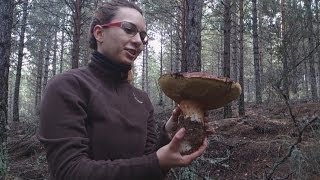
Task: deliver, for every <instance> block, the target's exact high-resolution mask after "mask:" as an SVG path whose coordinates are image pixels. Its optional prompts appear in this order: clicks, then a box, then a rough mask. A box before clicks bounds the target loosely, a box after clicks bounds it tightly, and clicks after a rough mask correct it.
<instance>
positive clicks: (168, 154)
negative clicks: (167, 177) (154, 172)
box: [157, 128, 208, 170]
mask: <svg viewBox="0 0 320 180" xmlns="http://www.w3.org/2000/svg"><path fill="white" fill-rule="evenodd" d="M184 135H185V129H184V128H181V129H180V130H179V131H178V132H177V133H176V134H175V135H174V136H173V138H172V140H171V141H170V143H169V144H167V145H165V146H163V147H162V148H160V149H159V150H158V151H157V157H158V159H159V163H160V167H161V168H162V169H163V170H169V169H170V168H173V167H178V166H179V167H180V166H187V165H189V164H191V162H192V161H193V160H195V159H196V158H197V157H199V156H201V155H202V154H203V152H204V151H205V149H206V148H207V146H208V142H207V138H205V139H204V141H203V144H202V146H200V147H199V149H198V150H197V151H195V152H193V153H192V154H190V155H181V154H180V152H179V148H180V144H181V142H182V140H183V137H184Z"/></svg>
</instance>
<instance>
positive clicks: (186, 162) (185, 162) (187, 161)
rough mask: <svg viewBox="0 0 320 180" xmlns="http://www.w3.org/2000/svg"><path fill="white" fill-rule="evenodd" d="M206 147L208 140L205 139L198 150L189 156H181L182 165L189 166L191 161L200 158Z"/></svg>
mask: <svg viewBox="0 0 320 180" xmlns="http://www.w3.org/2000/svg"><path fill="white" fill-rule="evenodd" d="M207 147H208V139H207V138H205V139H204V141H203V144H202V145H201V146H200V147H199V149H198V150H197V151H195V152H193V153H191V154H189V155H184V156H182V162H183V165H185V166H186V165H189V164H190V163H191V162H192V161H193V160H195V159H196V158H198V157H199V156H201V155H202V154H203V153H204V151H205V150H206V149H207Z"/></svg>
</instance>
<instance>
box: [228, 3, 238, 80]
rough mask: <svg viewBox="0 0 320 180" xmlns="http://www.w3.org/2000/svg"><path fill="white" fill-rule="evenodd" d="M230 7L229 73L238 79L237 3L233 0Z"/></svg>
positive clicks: (232, 77)
mask: <svg viewBox="0 0 320 180" xmlns="http://www.w3.org/2000/svg"><path fill="white" fill-rule="evenodd" d="M231 8H232V12H233V13H232V15H231V18H232V21H231V22H232V28H231V30H232V34H231V35H232V43H231V44H232V72H231V74H230V76H231V79H233V80H234V81H238V58H239V57H238V43H239V40H238V17H237V14H238V13H237V4H236V1H233V4H232V6H231Z"/></svg>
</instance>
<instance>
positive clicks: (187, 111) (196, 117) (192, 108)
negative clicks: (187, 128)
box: [179, 100, 205, 123]
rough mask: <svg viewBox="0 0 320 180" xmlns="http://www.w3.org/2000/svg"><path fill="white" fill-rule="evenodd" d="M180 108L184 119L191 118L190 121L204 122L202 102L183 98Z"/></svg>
mask: <svg viewBox="0 0 320 180" xmlns="http://www.w3.org/2000/svg"><path fill="white" fill-rule="evenodd" d="M179 105H180V108H181V111H182V114H183V116H184V119H187V118H190V121H195V122H199V123H204V111H205V110H204V108H203V107H202V105H201V104H199V103H197V102H195V101H192V100H182V101H181V102H180V104H179Z"/></svg>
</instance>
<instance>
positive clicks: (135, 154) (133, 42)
mask: <svg viewBox="0 0 320 180" xmlns="http://www.w3.org/2000/svg"><path fill="white" fill-rule="evenodd" d="M90 33H91V39H90V47H91V48H93V49H94V50H95V51H94V52H93V53H92V58H91V61H90V63H89V64H88V66H87V67H83V68H80V69H73V70H70V71H68V72H65V73H63V74H59V75H57V76H55V77H53V78H52V79H51V80H50V82H49V83H48V85H47V87H46V90H45V92H44V95H43V99H42V103H41V108H40V129H39V134H38V138H39V140H40V141H41V142H42V143H43V144H44V146H45V148H46V152H47V160H48V165H49V172H50V178H51V179H55V180H62V179H65V180H82V179H83V180H106V179H119V180H127V179H128V180H129V179H130V180H135V179H137V180H143V179H148V180H155V179H163V178H164V176H165V172H167V171H168V170H169V169H170V168H172V167H177V166H186V165H188V164H190V163H191V162H192V161H193V160H194V159H196V158H197V157H198V156H200V155H201V154H202V153H203V152H204V150H205V148H206V147H207V143H206V141H205V142H204V144H203V146H202V147H200V148H199V150H198V151H196V152H194V153H193V154H191V155H186V156H181V154H180V153H179V151H178V149H179V145H180V143H181V139H182V138H183V136H184V133H185V132H184V131H185V130H184V129H183V128H182V129H180V130H179V131H178V132H177V133H176V134H175V135H174V136H173V138H172V139H171V140H170V139H169V138H168V135H167V134H168V133H170V129H174V125H175V123H176V121H177V117H178V116H179V114H180V109H179V108H176V109H175V110H174V111H173V113H172V116H171V118H170V119H169V120H168V121H167V123H166V124H165V126H164V127H163V128H162V132H160V139H159V140H157V138H156V133H155V122H154V119H153V107H152V104H151V102H150V100H149V98H148V97H147V95H146V93H144V92H142V91H141V90H138V89H136V88H135V87H133V86H132V85H131V84H130V82H128V80H127V77H128V71H129V70H130V69H131V65H132V63H133V62H134V60H135V59H136V58H137V56H138V55H139V53H140V52H141V51H142V49H143V46H144V45H145V44H146V43H147V40H148V36H147V33H146V25H145V21H144V18H143V16H142V12H141V10H140V9H139V8H138V7H137V6H136V5H135V4H132V3H130V2H127V1H120V0H115V1H111V2H109V3H106V4H104V5H102V6H100V7H99V8H98V9H97V11H96V13H95V14H94V17H93V21H92V24H91V30H90Z"/></svg>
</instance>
